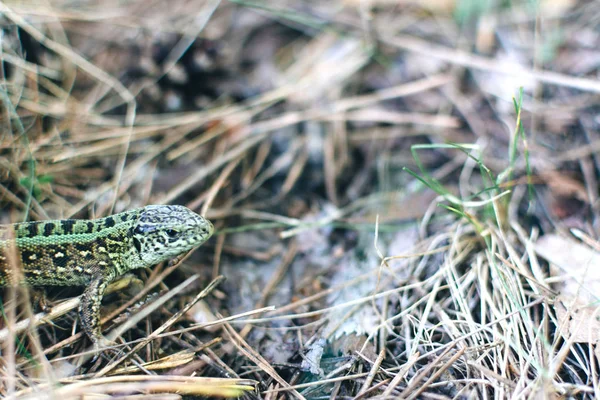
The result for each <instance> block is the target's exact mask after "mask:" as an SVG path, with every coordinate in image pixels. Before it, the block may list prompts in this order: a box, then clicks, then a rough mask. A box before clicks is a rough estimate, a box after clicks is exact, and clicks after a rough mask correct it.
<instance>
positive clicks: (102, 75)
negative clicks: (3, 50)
mask: <svg viewBox="0 0 600 400" xmlns="http://www.w3.org/2000/svg"><path fill="white" fill-rule="evenodd" d="M0 10H1V11H3V13H4V15H5V16H6V17H7V18H9V19H10V20H11V21H13V22H14V23H15V24H16V25H18V26H20V27H21V28H22V29H23V30H25V31H26V32H27V33H29V34H30V35H31V36H32V37H33V38H35V40H37V41H38V42H39V43H40V44H42V45H44V46H46V47H47V48H49V49H50V50H52V51H54V52H56V53H57V54H60V55H61V56H63V57H64V58H65V59H68V60H70V61H71V62H73V63H74V64H76V65H77V66H78V67H79V68H81V69H82V70H83V71H85V72H87V73H89V74H90V75H92V76H93V77H95V78H96V79H98V81H100V82H104V83H105V84H106V85H108V86H109V87H111V88H113V89H114V90H115V91H116V92H117V93H118V94H119V95H120V96H121V98H122V99H123V100H124V101H125V102H126V103H127V112H126V116H125V124H126V125H127V126H128V127H129V135H128V140H127V143H126V145H125V147H124V149H123V155H122V157H121V161H120V162H119V167H118V168H117V170H116V171H117V173H116V176H115V180H114V186H115V188H114V193H115V194H114V198H113V205H114V203H116V201H117V199H118V195H119V190H118V188H119V184H120V182H121V178H122V172H123V169H124V167H125V160H126V157H127V151H128V149H129V143H130V139H131V132H132V127H133V123H134V120H135V98H134V96H133V95H132V94H131V93H130V92H129V90H127V88H126V87H125V86H123V85H122V84H121V82H119V81H118V80H117V79H115V78H113V77H112V76H110V75H109V74H107V73H106V72H104V71H103V70H101V69H100V68H98V67H96V66H95V65H94V64H92V63H90V62H89V61H87V60H86V59H85V58H83V57H82V56H80V55H79V54H77V53H75V52H74V51H72V50H71V49H69V48H68V47H66V46H64V45H61V44H60V43H57V42H55V41H53V40H50V39H49V38H48V37H46V36H45V35H44V34H43V33H41V32H40V31H39V30H37V29H36V28H35V27H33V26H32V25H30V24H29V23H27V21H25V19H24V18H22V17H21V16H20V15H18V14H16V13H14V12H13V11H12V10H11V9H10V8H8V7H7V6H5V5H4V4H2V3H0Z"/></svg>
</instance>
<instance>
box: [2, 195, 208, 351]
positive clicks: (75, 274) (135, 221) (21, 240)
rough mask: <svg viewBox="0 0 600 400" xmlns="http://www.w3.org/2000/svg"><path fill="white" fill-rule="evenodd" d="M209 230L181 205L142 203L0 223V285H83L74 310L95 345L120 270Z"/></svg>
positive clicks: (149, 261) (162, 255) (176, 251)
mask: <svg viewBox="0 0 600 400" xmlns="http://www.w3.org/2000/svg"><path fill="white" fill-rule="evenodd" d="M212 234H213V226H212V224H211V223H210V221H208V220H207V219H205V218H203V217H201V216H200V215H198V214H196V213H195V212H193V211H191V210H189V209H188V208H186V207H183V206H167V205H164V206H162V205H161V206H146V207H144V208H138V209H135V210H131V211H126V212H122V213H120V214H115V215H111V216H109V217H105V218H100V219H95V220H77V219H66V220H57V221H39V222H23V223H17V224H12V225H0V286H19V285H28V286H85V287H86V288H85V291H84V292H83V296H82V298H81V303H80V307H79V315H80V319H81V324H82V326H83V329H84V331H85V332H86V333H87V335H88V336H89V337H90V338H91V339H92V341H93V342H94V345H95V346H96V347H98V345H99V343H100V340H101V339H102V335H101V329H100V324H99V317H100V304H101V301H102V296H103V295H104V291H105V289H106V287H107V286H108V284H109V283H111V282H112V281H114V280H115V279H116V278H117V277H119V276H121V275H123V274H124V273H126V272H128V271H131V270H133V269H137V268H146V267H151V266H153V265H156V264H158V263H160V262H162V261H166V260H168V259H172V258H175V257H177V256H178V255H180V254H183V253H185V252H187V251H189V250H191V249H193V248H194V247H196V246H199V245H201V244H202V243H204V242H205V241H206V240H208V238H209V237H210V236H211V235H212Z"/></svg>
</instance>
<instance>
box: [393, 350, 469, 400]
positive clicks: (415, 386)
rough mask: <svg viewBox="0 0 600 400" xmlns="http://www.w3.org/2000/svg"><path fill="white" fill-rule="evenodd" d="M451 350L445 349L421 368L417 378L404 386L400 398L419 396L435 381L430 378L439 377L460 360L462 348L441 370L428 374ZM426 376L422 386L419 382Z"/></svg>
mask: <svg viewBox="0 0 600 400" xmlns="http://www.w3.org/2000/svg"><path fill="white" fill-rule="evenodd" d="M451 350H452V347H448V348H446V350H444V351H443V352H442V354H440V355H439V356H438V357H437V358H436V359H435V360H433V361H432V362H431V363H429V364H428V365H427V366H426V367H425V368H423V370H422V371H421V372H419V374H418V375H417V376H415V377H413V378H412V379H411V382H410V383H409V385H408V386H406V388H405V389H404V391H403V392H402V393H401V394H400V398H403V399H413V398H415V397H416V396H418V395H419V394H421V393H422V392H423V390H425V389H426V388H427V386H428V383H431V382H433V380H435V379H432V378H436V377H437V376H439V375H441V374H442V373H443V372H444V371H445V370H446V369H447V368H448V367H450V366H451V365H452V363H454V361H456V360H457V359H458V358H460V357H461V356H462V355H463V353H464V352H465V349H464V348H462V349H460V350H459V351H458V352H457V353H456V354H455V355H454V356H452V357H451V358H450V360H449V361H448V362H446V363H444V364H443V365H442V367H441V368H439V369H438V370H437V371H436V372H435V373H433V374H430V372H431V370H433V369H434V368H436V367H437V366H438V365H439V364H440V363H441V362H442V360H443V359H444V358H445V357H446V355H447V354H448V353H449V352H450V351H451ZM426 376H429V379H428V380H427V381H426V382H425V383H424V384H422V383H421V381H422V380H423V379H424V378H425V377H426Z"/></svg>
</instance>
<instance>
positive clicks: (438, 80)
mask: <svg viewBox="0 0 600 400" xmlns="http://www.w3.org/2000/svg"><path fill="white" fill-rule="evenodd" d="M451 79H452V76H450V75H448V74H440V75H434V76H430V77H428V78H425V79H422V80H417V81H415V82H410V83H407V84H403V85H400V86H397V87H392V88H389V89H384V90H381V91H378V92H376V93H374V94H369V95H365V96H358V97H356V98H351V99H346V100H343V101H340V102H338V103H336V104H335V105H334V112H343V111H346V110H348V109H352V108H357V107H361V106H364V105H367V104H370V103H373V102H378V101H383V100H388V99H392V98H396V97H402V96H408V95H411V94H415V93H419V92H421V91H424V90H429V89H432V88H435V87H438V86H441V85H444V84H446V83H448V82H450V80H451ZM330 114H331V112H330V111H327V112H325V111H323V110H322V109H318V108H314V109H310V110H308V111H305V112H298V113H288V114H286V115H284V116H282V117H279V118H277V119H274V120H269V121H261V122H258V123H256V124H254V125H251V126H248V127H246V128H245V129H242V132H240V133H239V135H240V136H241V137H246V136H247V135H252V136H251V137H250V139H246V140H245V141H243V142H242V143H240V144H238V145H237V146H235V147H233V148H232V149H231V150H229V151H228V152H226V153H225V154H223V155H222V156H221V157H219V158H218V159H216V160H214V161H213V162H211V163H210V164H208V165H207V166H205V167H202V168H199V169H198V171H196V172H195V173H194V174H192V175H191V176H190V177H189V178H187V179H186V180H184V181H183V182H182V183H181V184H179V185H178V186H177V187H176V188H174V189H173V190H171V191H170V192H169V193H167V194H166V195H165V196H164V197H162V198H161V199H158V200H157V202H158V203H161V204H167V203H169V202H171V201H173V200H174V199H176V198H177V197H179V196H180V195H181V194H183V193H184V192H186V191H187V190H188V189H190V188H191V187H193V186H194V185H196V184H197V183H198V182H199V181H201V180H202V179H204V178H206V177H207V176H208V175H209V174H210V173H212V172H214V171H215V170H217V169H218V168H220V167H221V166H222V165H224V164H225V163H227V162H229V161H231V160H233V159H235V158H237V157H239V156H241V155H243V154H244V153H245V152H246V151H248V150H250V149H251V148H253V147H254V146H256V145H258V144H259V143H261V142H262V141H263V140H264V139H266V138H267V137H268V134H269V133H272V132H273V131H275V130H278V129H281V128H283V127H286V126H289V125H294V124H297V123H299V122H303V121H305V120H309V119H320V118H323V117H325V116H327V115H330Z"/></svg>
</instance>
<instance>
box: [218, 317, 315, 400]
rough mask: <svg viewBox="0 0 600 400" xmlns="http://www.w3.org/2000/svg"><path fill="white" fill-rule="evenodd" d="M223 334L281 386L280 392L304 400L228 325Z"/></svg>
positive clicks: (225, 326)
mask: <svg viewBox="0 0 600 400" xmlns="http://www.w3.org/2000/svg"><path fill="white" fill-rule="evenodd" d="M224 328H225V332H226V333H227V334H228V335H227V336H229V337H228V339H229V340H230V341H231V342H232V343H233V344H234V345H235V347H236V348H237V349H238V350H239V351H240V352H241V353H242V354H243V355H245V356H246V357H248V358H249V359H250V361H252V362H253V363H255V364H256V365H257V366H258V367H259V368H260V369H262V370H263V371H264V372H265V373H267V374H268V375H269V376H270V377H271V378H273V379H274V380H275V381H277V382H278V383H279V384H280V385H281V386H282V390H289V391H290V395H293V396H295V397H296V398H298V399H303V400H305V399H304V396H302V395H301V394H300V393H298V391H296V390H295V389H290V385H289V384H288V383H287V382H286V381H285V380H284V379H283V378H282V377H281V376H279V374H278V373H277V371H275V368H273V367H272V366H271V365H270V364H269V363H268V362H267V360H265V359H264V358H263V357H262V356H261V355H260V354H258V353H257V352H256V351H255V350H254V349H253V348H252V347H251V346H250V345H248V343H246V341H245V340H244V339H243V338H242V337H241V336H240V335H238V333H237V332H236V331H235V329H233V328H232V327H231V325H229V324H225V325H224Z"/></svg>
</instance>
